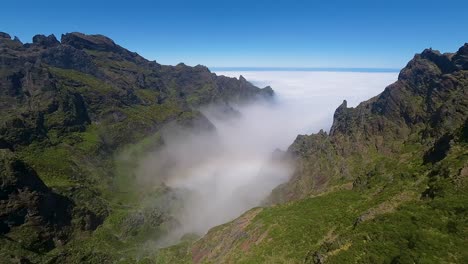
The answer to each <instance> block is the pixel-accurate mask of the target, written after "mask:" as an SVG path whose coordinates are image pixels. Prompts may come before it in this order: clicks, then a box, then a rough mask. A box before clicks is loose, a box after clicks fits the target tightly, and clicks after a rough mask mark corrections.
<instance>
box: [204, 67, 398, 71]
mask: <svg viewBox="0 0 468 264" xmlns="http://www.w3.org/2000/svg"><path fill="white" fill-rule="evenodd" d="M209 68H210V70H211V71H317V72H399V71H400V70H399V69H397V68H333V67H330V68H326V67H324V68H321V67H209Z"/></svg>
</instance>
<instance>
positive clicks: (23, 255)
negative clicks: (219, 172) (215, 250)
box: [0, 32, 273, 263]
mask: <svg viewBox="0 0 468 264" xmlns="http://www.w3.org/2000/svg"><path fill="white" fill-rule="evenodd" d="M272 96H273V90H272V89H271V88H270V87H265V88H263V89H260V88H258V87H255V86H254V85H252V84H251V83H249V82H248V81H247V80H246V79H245V78H243V77H242V76H241V77H240V78H239V79H236V78H228V77H225V76H217V75H216V74H214V73H211V72H210V71H209V70H208V68H206V67H204V66H201V65H198V66H195V67H189V66H186V65H184V64H182V63H181V64H178V65H176V66H166V65H161V64H158V63H157V62H155V61H148V60H146V59H145V58H143V57H141V56H140V55H138V54H137V53H135V52H131V51H128V50H126V49H125V48H123V47H121V46H119V45H117V44H116V43H114V41H112V40H111V39H109V38H108V37H105V36H102V35H85V34H82V33H77V32H74V33H68V34H65V35H62V38H61V41H58V40H57V39H56V38H55V36H54V35H50V36H44V35H36V36H34V37H33V42H32V43H26V44H23V43H22V42H21V41H20V40H19V39H18V38H16V37H15V38H14V39H12V38H11V37H10V35H8V34H6V33H0V110H1V113H2V115H1V116H0V176H1V184H0V244H1V245H2V246H0V262H2V263H10V262H20V263H30V262H32V263H39V262H47V263H65V262H67V263H69V262H93V261H94V262H96V263H102V262H113V261H116V260H117V259H120V258H122V256H124V255H125V256H127V257H129V256H130V257H129V258H131V257H133V256H136V253H135V252H139V253H141V250H140V249H141V248H142V244H143V243H144V242H146V241H148V238H149V237H152V236H157V235H155V234H157V233H164V230H166V229H167V228H168V225H171V224H172V223H173V219H171V216H170V213H169V212H168V210H169V209H167V208H160V207H154V206H153V207H151V206H150V205H148V204H151V203H148V202H145V201H147V200H150V199H163V200H164V199H168V200H167V201H166V202H165V203H164V204H168V205H167V206H168V207H170V204H171V203H172V200H174V199H175V198H174V197H173V193H172V192H171V190H169V188H167V187H165V186H159V187H158V189H157V190H154V189H151V190H150V189H149V187H148V188H147V189H145V188H143V187H141V186H139V188H138V189H137V188H134V187H135V186H134V185H135V183H134V180H132V177H134V175H132V173H131V169H132V168H134V167H135V166H136V160H137V159H138V156H139V155H141V153H142V152H144V151H145V150H148V149H150V148H153V147H154V145H155V144H156V145H157V144H164V142H163V141H162V139H161V136H160V131H161V130H162V129H163V128H165V127H167V126H168V125H170V124H172V123H177V124H178V125H179V126H182V127H187V128H191V127H197V128H198V129H215V128H214V127H213V125H212V124H211V122H210V121H209V120H208V119H207V118H206V117H204V116H203V115H202V114H201V113H200V112H199V111H198V110H197V109H198V108H199V107H200V106H203V105H207V104H218V105H223V106H224V107H225V109H226V111H234V110H233V109H232V107H231V105H230V104H232V103H236V104H237V103H245V102H248V101H249V100H255V99H256V98H258V97H261V98H271V97H272ZM123 157H125V158H123ZM171 197H172V198H171ZM164 201H165V200H164ZM122 248H125V250H126V251H125V253H124V252H122V250H121V249H122ZM131 253H135V254H133V255H132V254H131Z"/></svg>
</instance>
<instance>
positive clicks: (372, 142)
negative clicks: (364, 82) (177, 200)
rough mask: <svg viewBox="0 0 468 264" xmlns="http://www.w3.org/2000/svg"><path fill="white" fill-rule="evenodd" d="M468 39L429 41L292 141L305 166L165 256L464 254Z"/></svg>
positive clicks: (417, 258) (441, 258) (320, 258)
mask: <svg viewBox="0 0 468 264" xmlns="http://www.w3.org/2000/svg"><path fill="white" fill-rule="evenodd" d="M467 63H468V44H465V45H464V46H463V47H461V48H460V49H459V50H458V51H457V52H456V53H453V54H452V53H448V54H441V53H439V52H438V51H435V50H431V49H427V50H424V51H423V52H422V53H421V54H417V55H415V57H414V58H413V59H412V60H411V61H410V62H409V63H408V64H407V66H406V67H405V68H404V69H402V70H401V72H400V75H399V78H398V81H397V82H395V83H393V84H391V85H390V86H388V87H387V88H385V90H384V92H382V93H381V94H380V95H378V96H376V97H374V98H372V99H370V100H368V101H365V102H363V103H361V104H359V106H357V107H356V108H348V107H347V103H346V101H344V102H343V104H342V105H340V106H339V107H338V109H337V110H336V112H335V114H334V120H333V125H332V127H331V129H330V133H326V132H324V131H320V132H319V133H318V134H312V135H300V136H298V137H297V139H296V140H295V141H294V143H293V144H292V145H291V146H290V147H289V149H288V151H287V155H288V156H289V157H292V159H293V160H294V164H295V172H294V174H293V176H292V178H291V179H290V180H289V182H287V183H285V184H283V185H281V186H279V187H278V188H276V189H275V190H274V191H273V193H272V195H271V197H270V201H271V202H272V203H273V204H275V205H273V206H269V207H264V208H255V209H252V210H250V211H248V212H246V213H245V214H244V215H242V216H241V217H239V218H238V219H236V220H234V221H232V222H230V223H227V224H225V225H222V226H219V227H215V228H213V229H212V230H210V231H209V232H208V234H207V235H205V236H204V237H203V238H202V239H200V240H198V241H193V242H185V244H181V245H178V246H175V247H172V248H168V249H165V250H163V251H161V253H160V258H159V259H160V260H161V261H160V262H161V263H171V262H173V261H176V260H182V261H181V262H184V263H190V262H194V263H465V262H466V261H468V255H467V254H466V250H465V249H466V245H467V240H466V239H467V237H468V234H467V230H468V224H467V219H468V210H467V209H468V208H467V205H468V195H467V194H468V134H467V132H468V119H467V117H468V68H467Z"/></svg>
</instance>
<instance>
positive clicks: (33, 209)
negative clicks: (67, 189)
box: [0, 150, 73, 251]
mask: <svg viewBox="0 0 468 264" xmlns="http://www.w3.org/2000/svg"><path fill="white" fill-rule="evenodd" d="M0 179H1V182H0V183H1V184H0V234H1V235H6V234H9V237H10V238H12V239H21V240H22V241H21V242H20V243H21V244H22V246H23V247H25V248H28V249H32V250H36V251H48V250H50V249H52V248H53V247H54V246H55V243H60V241H61V240H63V241H62V243H64V242H66V239H67V228H68V227H69V226H70V223H71V213H72V212H71V211H72V208H73V203H72V201H71V200H70V199H67V198H66V197H64V196H61V195H58V194H56V193H54V192H53V191H51V190H50V189H49V188H48V187H47V186H46V185H45V184H44V182H42V181H41V179H40V178H39V177H38V175H37V173H36V172H35V171H34V170H33V169H32V168H31V167H29V166H28V165H27V164H25V163H24V162H23V161H21V160H19V159H18V158H16V157H15V156H14V155H13V153H12V152H11V151H9V150H0ZM22 232H30V234H29V237H28V238H27V239H24V238H23V237H22V236H21V233H22Z"/></svg>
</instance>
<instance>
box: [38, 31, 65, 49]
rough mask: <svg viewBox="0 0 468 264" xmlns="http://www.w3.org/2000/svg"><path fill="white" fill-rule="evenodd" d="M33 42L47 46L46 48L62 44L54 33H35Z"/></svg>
mask: <svg viewBox="0 0 468 264" xmlns="http://www.w3.org/2000/svg"><path fill="white" fill-rule="evenodd" d="M33 43H34V44H36V45H40V46H43V47H46V48H49V47H55V46H57V45H60V42H59V41H58V40H57V38H56V37H55V36H54V34H51V35H49V36H45V35H35V36H34V37H33Z"/></svg>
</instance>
